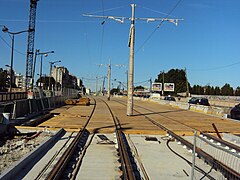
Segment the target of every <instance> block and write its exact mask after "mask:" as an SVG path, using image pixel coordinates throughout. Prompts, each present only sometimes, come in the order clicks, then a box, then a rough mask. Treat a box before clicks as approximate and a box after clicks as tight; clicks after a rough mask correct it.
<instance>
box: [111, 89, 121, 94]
mask: <svg viewBox="0 0 240 180" xmlns="http://www.w3.org/2000/svg"><path fill="white" fill-rule="evenodd" d="M119 92H120V89H118V88H113V89H111V91H110V94H111V95H113V94H118V93H119Z"/></svg>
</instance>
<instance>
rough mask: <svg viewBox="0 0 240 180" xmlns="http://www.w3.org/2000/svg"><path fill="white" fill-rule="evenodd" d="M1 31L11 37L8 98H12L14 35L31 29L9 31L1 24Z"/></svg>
mask: <svg viewBox="0 0 240 180" xmlns="http://www.w3.org/2000/svg"><path fill="white" fill-rule="evenodd" d="M2 31H3V32H4V33H8V34H10V35H11V36H12V37H11V39H12V47H11V48H12V51H11V61H10V99H12V76H13V74H12V71H13V52H14V37H15V35H17V34H21V33H24V32H31V31H33V30H32V29H30V30H24V31H18V32H10V31H9V30H8V28H7V27H6V26H3V28H2Z"/></svg>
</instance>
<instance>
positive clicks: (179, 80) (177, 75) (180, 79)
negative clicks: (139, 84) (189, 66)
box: [155, 69, 187, 94]
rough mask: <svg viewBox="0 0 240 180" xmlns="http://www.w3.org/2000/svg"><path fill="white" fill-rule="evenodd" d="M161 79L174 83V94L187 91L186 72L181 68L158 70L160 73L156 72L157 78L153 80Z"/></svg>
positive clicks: (158, 80) (160, 80)
mask: <svg viewBox="0 0 240 180" xmlns="http://www.w3.org/2000/svg"><path fill="white" fill-rule="evenodd" d="M163 79H164V82H165V83H174V85H175V91H174V94H177V93H180V92H186V91H187V85H186V82H187V80H186V73H185V71H184V70H183V69H171V70H169V71H168V72H166V73H165V72H160V74H158V78H157V79H155V82H160V83H162V82H163ZM168 94H171V93H168Z"/></svg>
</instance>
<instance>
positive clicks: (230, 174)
mask: <svg viewBox="0 0 240 180" xmlns="http://www.w3.org/2000/svg"><path fill="white" fill-rule="evenodd" d="M114 101H116V100H114ZM116 102H118V103H120V104H122V105H125V106H126V104H123V103H122V102H119V101H116ZM139 107H141V106H139ZM141 108H143V109H146V110H148V111H151V110H149V109H147V108H144V107H141ZM134 111H136V112H138V113H141V112H140V111H137V110H135V109H134ZM151 112H154V111H151ZM144 116H145V118H146V119H148V120H149V121H150V122H152V123H153V124H154V125H156V126H158V127H159V128H161V129H163V130H164V131H166V132H167V133H168V134H169V135H171V136H172V137H174V138H175V139H176V140H178V141H180V142H181V143H182V144H184V145H186V146H187V147H188V148H189V149H191V150H193V144H192V143H190V142H189V141H187V140H185V139H184V138H182V137H181V136H179V135H177V134H175V133H174V132H172V131H171V130H169V129H168V128H166V127H164V126H163V125H161V124H160V123H158V122H156V121H155V120H153V119H152V118H150V117H148V116H146V115H144ZM177 122H178V121H177ZM183 125H184V124H183ZM192 129H193V130H196V129H194V128H192ZM198 131H199V130H198ZM199 132H200V131H199ZM200 133H201V132H200ZM196 153H197V154H198V156H199V157H200V158H203V159H204V160H205V161H206V162H207V163H209V164H210V165H211V166H212V167H213V168H214V169H218V170H219V171H220V172H221V173H222V174H223V175H224V176H225V177H226V178H228V179H234V180H235V179H236V180H237V179H240V173H238V172H236V171H235V170H233V169H232V168H230V167H228V166H226V165H225V164H223V163H222V162H220V161H218V160H217V159H215V158H214V157H212V156H211V155H210V154H208V153H206V152H204V151H203V150H201V149H200V148H196Z"/></svg>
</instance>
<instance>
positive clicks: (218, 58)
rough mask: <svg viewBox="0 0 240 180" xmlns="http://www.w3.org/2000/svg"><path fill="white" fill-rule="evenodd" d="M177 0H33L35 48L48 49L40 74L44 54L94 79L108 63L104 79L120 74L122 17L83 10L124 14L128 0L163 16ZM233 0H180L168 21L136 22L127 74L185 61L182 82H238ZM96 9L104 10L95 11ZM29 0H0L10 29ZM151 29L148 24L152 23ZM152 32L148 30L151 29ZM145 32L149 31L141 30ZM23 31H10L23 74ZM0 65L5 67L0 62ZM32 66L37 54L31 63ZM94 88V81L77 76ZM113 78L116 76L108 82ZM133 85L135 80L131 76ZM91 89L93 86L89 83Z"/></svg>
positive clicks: (2, 42)
mask: <svg viewBox="0 0 240 180" xmlns="http://www.w3.org/2000/svg"><path fill="white" fill-rule="evenodd" d="M178 2H179V1H178V0H170V1H169V0H148V1H146V0H135V1H127V0H111V1H108V0H98V1H97V0H87V1H77V0H68V1H66V0H51V1H47V0H40V1H39V2H38V5H37V22H36V34H35V49H36V48H37V49H40V50H41V51H49V50H54V51H55V53H54V54H51V55H49V56H48V57H46V58H44V62H43V74H49V63H48V62H49V61H58V60H61V61H62V62H61V63H59V64H58V65H60V66H65V67H67V68H68V69H69V71H70V72H71V73H72V74H74V75H76V76H77V77H79V78H82V77H84V78H85V79H86V78H88V79H94V78H95V77H96V75H98V76H99V77H102V76H105V75H107V68H106V67H104V66H101V67H99V66H97V64H108V62H109V59H111V62H112V64H113V66H112V79H116V80H117V81H123V82H126V79H127V78H126V74H125V72H126V70H127V67H121V68H119V67H116V66H114V65H116V64H124V65H126V66H128V62H129V48H128V46H127V45H128V36H129V28H130V22H128V21H125V23H123V24H120V23H118V22H116V21H112V20H107V21H106V22H105V23H104V25H102V24H101V22H102V21H103V20H102V19H96V18H88V17H83V16H82V14H83V13H91V14H94V15H112V16H114V15H115V16H125V17H130V16H131V7H130V6H129V4H130V3H136V4H137V6H136V17H156V18H157V17H158V18H159V17H166V14H168V13H169V12H171V10H172V9H173V8H174V7H175V5H176V4H177V3H178ZM239 7H240V1H239V0H211V1H209V0H201V1H200V0H199V1H197V0H194V1H193V0H181V1H180V4H179V5H178V6H177V8H176V9H175V10H174V11H173V12H172V14H171V15H170V16H169V17H171V18H183V19H184V21H181V22H179V25H178V26H177V27H176V26H175V25H174V24H172V23H169V22H165V23H163V24H162V26H161V27H160V28H159V29H157V30H156V27H157V26H158V24H159V22H151V23H147V22H145V21H137V22H136V37H135V77H134V79H135V80H134V81H135V82H136V83H137V82H145V83H142V84H141V85H144V86H146V85H148V83H147V82H146V81H147V80H148V79H150V78H152V79H153V80H154V79H155V78H157V75H158V74H159V72H160V71H162V70H164V71H168V70H170V69H172V68H179V69H181V68H185V67H186V68H187V72H188V79H189V82H190V84H191V85H192V86H193V85H194V84H199V85H203V86H204V85H207V84H210V85H211V86H220V87H222V86H223V85H224V84H225V83H229V84H230V85H231V86H232V87H234V88H236V87H237V86H240V78H239V67H240V58H239V54H240V51H239V47H240V35H239V32H240V22H239V19H240V11H239ZM103 10H104V12H103ZM28 14H29V0H21V1H19V0H0V25H6V26H7V27H8V28H9V30H11V31H13V32H14V31H20V30H26V29H27V28H28ZM155 30H156V31H155ZM151 34H152V35H151ZM149 37H150V38H149ZM7 43H8V44H9V45H10V44H11V39H10V38H9V36H8V35H7V34H5V33H3V32H0V62H1V63H0V67H4V66H5V64H9V63H10V54H11V49H10V47H9V46H8V45H7ZM26 48H27V34H21V35H17V36H16V37H15V49H16V51H15V52H14V69H15V70H16V71H17V72H18V73H22V74H25V66H26V55H25V54H26ZM4 68H5V67H4ZM36 71H37V73H39V61H38V63H37V67H36ZM84 82H85V85H86V86H87V87H91V88H92V89H94V88H95V81H93V80H87V79H86V80H85V81H84ZM113 83H114V86H115V85H116V84H117V83H116V82H113ZM137 85H140V84H137ZM94 90H95V89H94Z"/></svg>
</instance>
